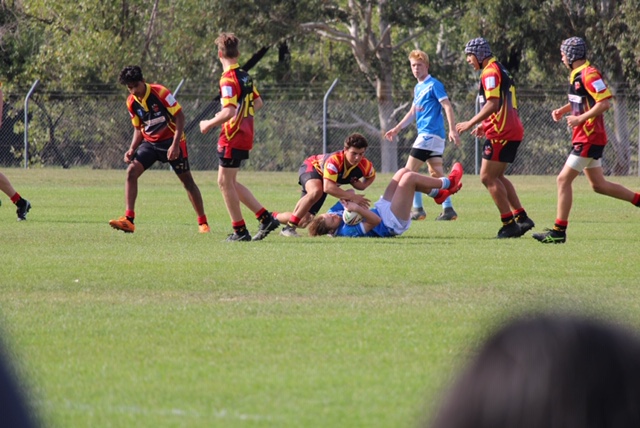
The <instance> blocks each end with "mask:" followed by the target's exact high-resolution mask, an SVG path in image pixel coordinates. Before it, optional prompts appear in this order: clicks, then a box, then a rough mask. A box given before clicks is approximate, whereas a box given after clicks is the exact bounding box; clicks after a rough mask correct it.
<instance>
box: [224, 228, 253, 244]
mask: <svg viewBox="0 0 640 428" xmlns="http://www.w3.org/2000/svg"><path fill="white" fill-rule="evenodd" d="M225 241H226V242H236V241H251V235H250V234H249V231H248V230H245V231H244V233H238V232H234V233H231V234H229V236H227V239H226V240H225Z"/></svg>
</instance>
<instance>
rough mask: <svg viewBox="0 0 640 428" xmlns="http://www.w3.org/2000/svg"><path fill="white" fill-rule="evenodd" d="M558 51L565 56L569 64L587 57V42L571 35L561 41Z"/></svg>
mask: <svg viewBox="0 0 640 428" xmlns="http://www.w3.org/2000/svg"><path fill="white" fill-rule="evenodd" d="M560 51H561V52H562V53H563V54H564V56H566V57H567V61H569V65H571V64H573V62H574V61H577V60H579V59H585V58H586V57H587V44H586V43H585V42H584V40H583V39H581V38H580V37H571V38H569V39H567V40H565V41H563V42H562V45H561V46H560Z"/></svg>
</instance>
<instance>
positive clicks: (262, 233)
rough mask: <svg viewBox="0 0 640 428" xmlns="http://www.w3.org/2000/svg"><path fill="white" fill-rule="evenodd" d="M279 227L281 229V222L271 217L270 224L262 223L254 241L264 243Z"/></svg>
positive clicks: (254, 236)
mask: <svg viewBox="0 0 640 428" xmlns="http://www.w3.org/2000/svg"><path fill="white" fill-rule="evenodd" d="M278 227H280V222H279V221H278V219H276V218H274V217H273V216H271V215H270V216H269V222H268V223H267V222H265V223H262V222H261V223H260V226H259V227H258V232H257V233H256V234H255V235H253V239H252V241H262V240H263V239H264V238H266V237H267V235H268V234H270V233H271V232H272V231H274V230H276V229H277V228H278Z"/></svg>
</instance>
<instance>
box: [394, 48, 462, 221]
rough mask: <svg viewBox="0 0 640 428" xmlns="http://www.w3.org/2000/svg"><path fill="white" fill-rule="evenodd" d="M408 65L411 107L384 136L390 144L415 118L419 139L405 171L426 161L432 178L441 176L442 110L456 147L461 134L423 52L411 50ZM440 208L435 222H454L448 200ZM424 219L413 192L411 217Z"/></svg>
mask: <svg viewBox="0 0 640 428" xmlns="http://www.w3.org/2000/svg"><path fill="white" fill-rule="evenodd" d="M409 62H410V64H411V71H412V72H413V75H414V76H415V78H416V79H418V83H417V84H416V86H415V89H414V91H413V104H412V105H411V109H410V110H409V112H408V113H407V114H406V115H405V116H404V118H403V119H402V120H401V121H400V123H398V124H397V125H396V126H394V127H393V128H391V129H390V130H389V131H387V132H386V133H385V137H386V138H387V139H388V140H389V141H391V140H392V139H393V138H394V137H395V136H396V135H397V134H398V132H400V130H401V129H403V128H406V127H407V126H409V124H410V123H411V122H413V120H414V118H415V121H416V126H417V128H418V137H417V138H416V140H415V142H414V143H413V147H412V149H411V153H410V155H409V159H408V160H407V165H406V168H408V169H410V170H411V171H419V170H420V168H421V167H422V165H424V163H425V162H426V163H427V166H428V167H429V173H430V174H431V176H432V177H444V176H445V175H444V170H443V167H442V155H443V153H444V144H445V137H446V131H445V126H444V118H443V115H442V111H443V110H444V113H445V115H446V116H447V123H448V124H449V141H452V142H453V143H454V144H455V145H456V146H459V145H460V135H459V134H458V131H456V127H455V116H454V114H453V107H452V106H451V101H449V97H448V96H447V92H446V91H445V89H444V85H443V84H442V83H441V82H440V81H439V80H438V79H436V78H435V77H433V76H431V75H430V74H429V56H428V55H427V54H426V53H425V52H422V51H420V50H414V51H411V53H410V54H409ZM429 196H433V195H429ZM442 206H443V208H444V211H443V212H442V213H441V214H440V215H439V216H438V217H437V218H436V220H455V219H456V218H458V214H457V213H456V212H455V210H454V209H453V204H452V203H451V199H447V200H446V201H445V202H444V203H443V204H442ZM426 216H427V214H426V213H425V211H424V208H423V205H422V193H420V192H416V194H415V195H414V199H413V209H412V211H411V218H412V219H413V220H424V219H425V218H426Z"/></svg>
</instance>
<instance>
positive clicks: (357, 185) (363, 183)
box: [351, 175, 376, 190]
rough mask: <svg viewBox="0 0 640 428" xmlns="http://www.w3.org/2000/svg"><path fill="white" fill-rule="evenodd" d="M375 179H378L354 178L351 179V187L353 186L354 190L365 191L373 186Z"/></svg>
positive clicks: (374, 177)
mask: <svg viewBox="0 0 640 428" xmlns="http://www.w3.org/2000/svg"><path fill="white" fill-rule="evenodd" d="M375 179H376V176H375V175H374V176H372V177H369V178H364V177H363V178H362V179H357V178H355V177H353V178H352V179H351V186H353V188H354V189H356V190H365V189H366V188H367V187H369V186H371V183H373V181H374V180H375Z"/></svg>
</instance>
